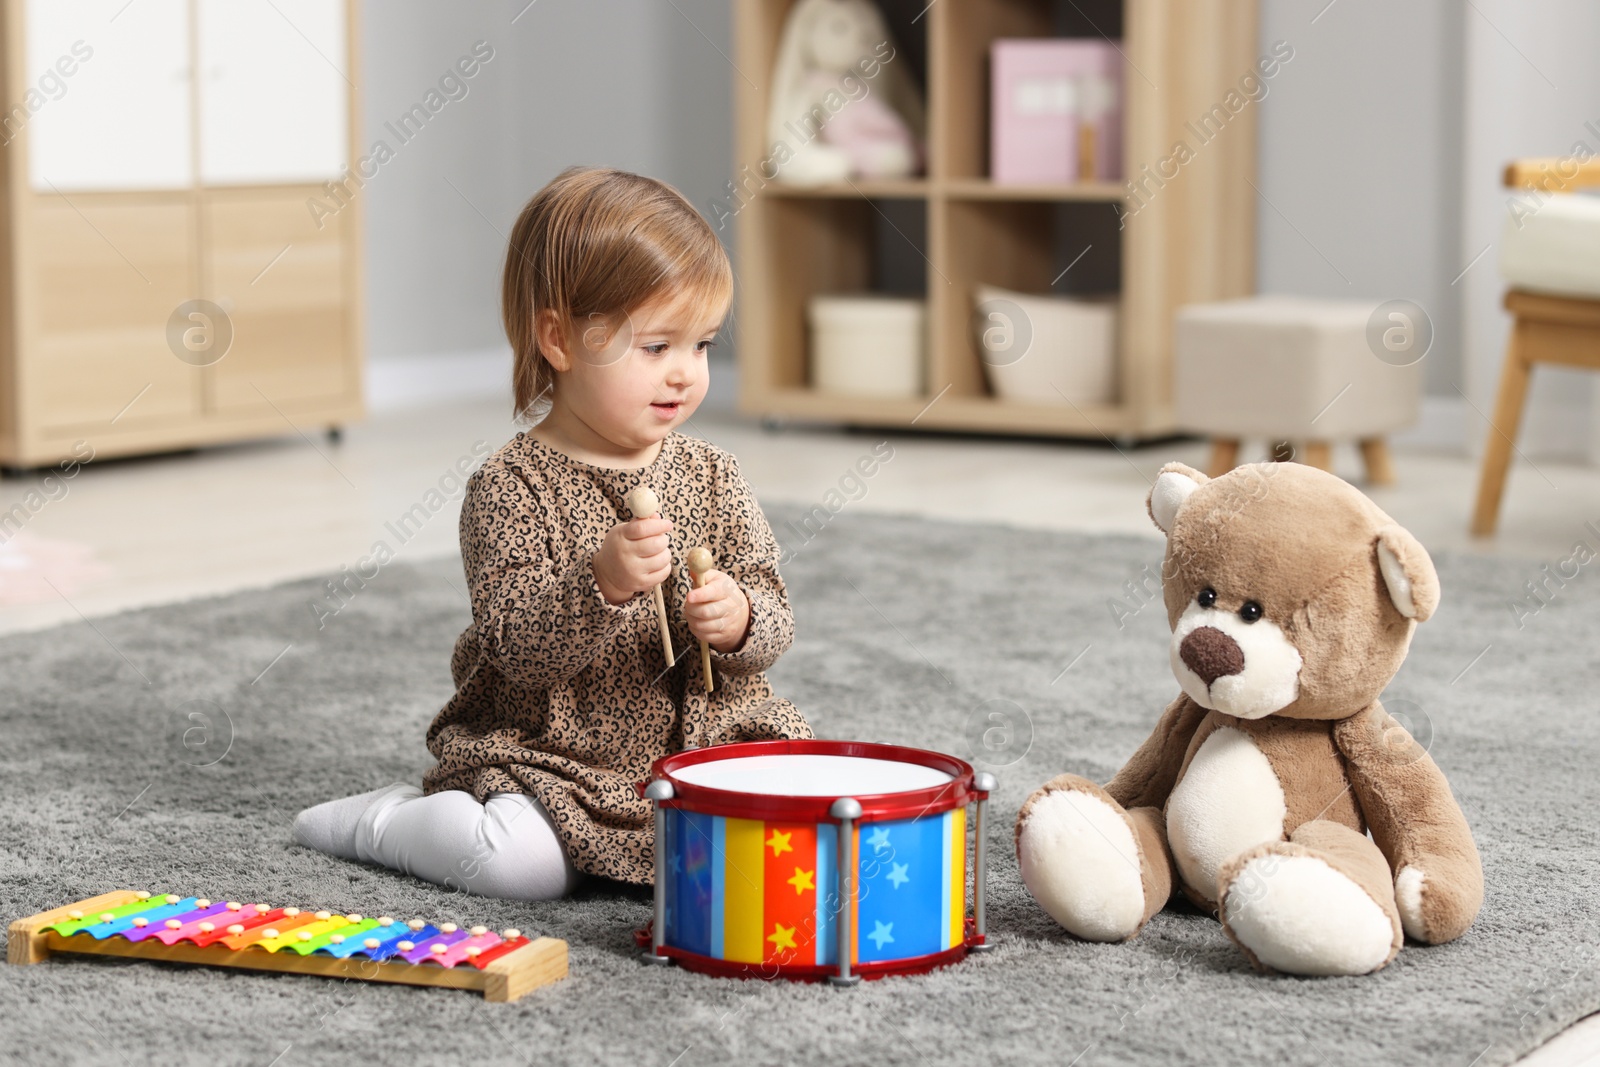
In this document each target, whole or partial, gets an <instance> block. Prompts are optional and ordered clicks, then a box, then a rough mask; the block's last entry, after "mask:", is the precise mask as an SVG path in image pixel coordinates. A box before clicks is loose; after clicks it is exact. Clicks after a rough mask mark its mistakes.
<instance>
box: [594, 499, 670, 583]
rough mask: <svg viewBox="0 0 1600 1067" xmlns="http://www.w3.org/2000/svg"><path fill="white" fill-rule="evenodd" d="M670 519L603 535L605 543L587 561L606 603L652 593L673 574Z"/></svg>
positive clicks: (625, 525) (624, 526)
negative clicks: (651, 591)
mask: <svg viewBox="0 0 1600 1067" xmlns="http://www.w3.org/2000/svg"><path fill="white" fill-rule="evenodd" d="M671 529H672V521H671V520H670V519H663V518H659V517H658V518H653V519H633V520H630V521H628V522H622V523H618V524H617V525H615V526H613V527H611V529H609V530H607V531H606V539H605V541H604V542H602V543H601V545H600V548H599V549H598V550H597V551H596V552H595V554H594V558H593V559H592V560H591V561H590V564H589V565H590V568H591V569H592V570H593V571H594V580H595V583H596V584H597V585H599V586H600V593H601V595H602V596H604V597H605V598H606V600H607V601H608V602H609V603H612V604H620V603H622V602H623V601H624V600H627V599H628V598H629V597H631V596H633V595H634V594H636V593H642V592H644V591H645V590H646V589H654V588H655V587H656V586H658V585H660V584H661V583H662V582H664V581H666V580H667V578H668V577H669V576H670V575H671V574H672V550H671V547H670V544H669V542H668V540H667V532H668V531H669V530H671Z"/></svg>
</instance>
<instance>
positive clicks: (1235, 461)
mask: <svg viewBox="0 0 1600 1067" xmlns="http://www.w3.org/2000/svg"><path fill="white" fill-rule="evenodd" d="M1238 465H1239V439H1238V438H1237V437H1214V438H1212V439H1211V468H1210V469H1209V470H1208V471H1206V476H1207V477H1210V478H1220V477H1222V476H1223V475H1224V474H1227V473H1228V472H1229V471H1231V470H1233V468H1234V467H1236V466H1238Z"/></svg>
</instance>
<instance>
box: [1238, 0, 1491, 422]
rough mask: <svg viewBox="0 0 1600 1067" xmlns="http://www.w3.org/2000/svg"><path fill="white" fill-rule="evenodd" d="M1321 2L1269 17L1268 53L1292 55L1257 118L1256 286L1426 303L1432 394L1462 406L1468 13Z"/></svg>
mask: <svg viewBox="0 0 1600 1067" xmlns="http://www.w3.org/2000/svg"><path fill="white" fill-rule="evenodd" d="M1326 2H1327V0H1320V2H1315V3H1307V2H1305V0H1263V2H1262V4H1261V43H1262V47H1264V48H1265V47H1269V46H1270V45H1271V44H1272V43H1273V42H1275V41H1279V40H1283V41H1287V42H1289V44H1290V45H1292V46H1293V47H1294V53H1295V54H1294V59H1293V60H1291V61H1290V62H1289V63H1288V64H1287V65H1286V66H1285V67H1284V68H1283V71H1282V73H1281V74H1280V75H1279V76H1278V77H1277V78H1275V79H1273V81H1272V82H1271V83H1270V85H1271V92H1270V94H1269V95H1268V97H1267V98H1266V100H1264V101H1263V102H1262V107H1261V115H1260V138H1261V140H1260V155H1259V162H1258V166H1259V169H1260V176H1259V178H1258V179H1257V182H1256V184H1257V185H1259V186H1260V187H1261V193H1262V198H1264V200H1265V201H1270V203H1266V202H1263V199H1262V198H1258V199H1257V216H1256V218H1257V231H1256V232H1257V240H1256V252H1257V260H1256V285H1257V288H1258V289H1259V290H1260V291H1261V292H1264V293H1295V294H1300V295H1308V296H1327V297H1344V298H1366V297H1372V298H1375V299H1380V300H1386V299H1391V298H1401V297H1404V298H1409V299H1412V300H1415V301H1417V302H1418V303H1420V304H1421V305H1422V306H1423V308H1424V309H1426V310H1427V312H1428V314H1429V317H1430V318H1431V319H1432V320H1433V324H1434V343H1433V348H1432V349H1431V350H1430V351H1429V353H1428V355H1427V358H1426V360H1425V362H1424V368H1425V369H1426V372H1427V376H1426V380H1427V383H1428V385H1427V388H1428V391H1429V392H1430V393H1438V394H1443V393H1449V394H1450V395H1454V393H1453V390H1452V389H1451V384H1450V383H1451V382H1452V381H1453V380H1455V379H1456V378H1457V377H1459V374H1460V370H1459V368H1460V366H1461V336H1460V329H1459V322H1460V312H1461V305H1460V295H1461V290H1460V287H1459V285H1452V284H1451V280H1452V279H1454V278H1455V277H1456V275H1457V273H1458V272H1459V271H1460V270H1461V268H1462V267H1464V266H1465V265H1466V260H1464V259H1462V258H1461V250H1460V240H1459V230H1460V218H1461V181H1460V173H1459V168H1460V156H1461V124H1462V113H1461V97H1462V92H1461V89H1462V20H1463V19H1464V18H1465V17H1466V16H1465V15H1464V14H1463V11H1464V9H1463V8H1462V6H1461V5H1460V3H1459V0H1406V2H1404V3H1394V2H1393V0H1336V2H1335V3H1333V4H1331V5H1330V6H1327V7H1326V8H1324V6H1323V5H1324V4H1325V3H1326ZM1319 12H1320V15H1319ZM1313 19H1315V20H1316V21H1315V22H1313V21H1312V20H1313Z"/></svg>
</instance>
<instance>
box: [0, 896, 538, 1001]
mask: <svg viewBox="0 0 1600 1067" xmlns="http://www.w3.org/2000/svg"><path fill="white" fill-rule="evenodd" d="M52 953H76V954H84V955H96V956H127V957H133V958H135V959H147V960H165V961H168V962H175V963H198V964H203V965H206V966H211V967H239V968H243V969H245V970H253V971H288V972H292V973H295V974H315V975H322V976H324V977H330V978H353V979H356V980H358V981H363V982H400V983H404V984H406V985H426V986H446V987H449V988H453V989H476V990H481V991H482V992H483V995H484V998H485V999H486V1000H493V1001H510V1000H516V999H517V998H518V997H520V996H522V995H523V994H524V993H526V992H527V991H528V990H530V989H535V988H537V987H538V986H542V985H546V984H548V983H550V982H553V981H555V980H556V979H558V978H562V977H564V976H565V975H566V973H567V943H566V942H565V941H561V940H557V939H555V938H550V937H540V938H535V939H531V940H530V939H529V938H527V937H524V936H523V935H522V932H521V931H519V930H515V929H511V930H502V931H500V932H499V933H496V932H494V931H492V930H490V929H488V928H487V927H483V926H474V927H470V928H467V929H463V928H461V927H459V926H457V925H456V924H455V923H448V922H441V923H438V924H433V923H429V922H426V921H424V920H422V919H412V920H410V921H409V922H405V921H401V920H398V919H392V918H390V917H389V916H387V915H385V916H380V917H378V918H371V917H368V916H364V915H358V914H343V913H340V912H330V911H309V910H305V909H301V908H292V907H285V908H275V907H270V906H268V905H266V904H242V903H239V902H238V901H211V900H207V899H205V898H204V897H186V896H179V895H178V894H176V893H145V892H132V891H129V890H119V891H117V892H114V893H106V894H104V895H103V896H98V897H92V898H90V899H88V900H81V901H79V902H78V903H76V904H68V905H67V906H65V907H62V908H56V909H54V910H52V911H46V912H42V913H40V914H38V915H34V916H31V917H30V918H26V919H18V920H16V921H15V922H13V923H12V924H11V928H10V942H9V943H8V945H7V951H6V956H7V959H8V960H9V962H11V963H16V964H28V963H38V962H40V961H42V960H43V959H44V958H45V957H46V956H48V955H51V954H52Z"/></svg>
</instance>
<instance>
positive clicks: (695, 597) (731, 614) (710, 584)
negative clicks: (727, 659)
mask: <svg viewBox="0 0 1600 1067" xmlns="http://www.w3.org/2000/svg"><path fill="white" fill-rule="evenodd" d="M683 615H684V618H686V619H688V620H689V632H690V633H692V634H694V635H695V637H697V638H699V639H700V640H702V641H704V642H705V643H706V644H708V645H710V646H711V647H712V648H714V649H716V650H717V651H718V652H723V653H727V652H732V651H733V650H734V649H736V648H738V647H739V646H740V645H741V644H743V643H744V634H745V631H746V630H748V629H749V628H750V598H749V597H747V596H745V595H744V590H743V589H740V588H739V583H738V582H736V581H734V580H733V579H732V578H730V577H729V576H728V575H726V574H723V573H722V572H721V571H719V570H709V571H706V573H705V584H704V585H702V586H701V587H700V588H699V589H691V590H689V595H688V596H686V597H684V598H683Z"/></svg>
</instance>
